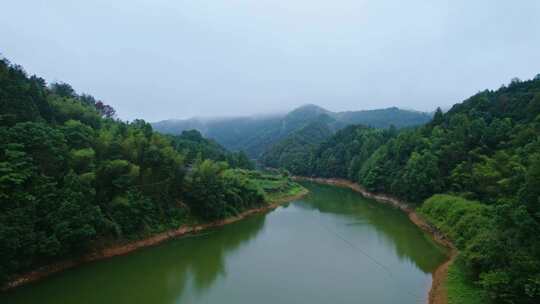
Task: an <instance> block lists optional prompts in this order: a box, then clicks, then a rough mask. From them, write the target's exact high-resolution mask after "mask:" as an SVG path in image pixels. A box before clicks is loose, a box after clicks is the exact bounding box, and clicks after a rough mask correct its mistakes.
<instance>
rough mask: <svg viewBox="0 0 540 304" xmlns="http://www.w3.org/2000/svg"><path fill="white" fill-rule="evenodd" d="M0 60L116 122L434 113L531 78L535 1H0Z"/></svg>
mask: <svg viewBox="0 0 540 304" xmlns="http://www.w3.org/2000/svg"><path fill="white" fill-rule="evenodd" d="M0 54H1V55H2V56H4V57H6V58H7V59H9V60H10V61H11V62H13V63H16V64H19V65H22V66H23V67H24V69H25V70H26V71H27V72H28V73H29V74H36V75H38V76H40V77H43V78H44V79H45V80H47V81H48V82H66V83H69V84H71V85H72V86H73V87H74V88H75V89H76V90H77V91H78V92H80V93H82V92H84V93H89V94H91V95H93V96H95V97H96V98H97V99H101V100H103V101H104V102H105V103H107V104H110V105H112V106H113V107H114V108H116V110H117V113H118V115H119V117H120V118H121V119H125V120H133V119H135V118H142V119H145V120H147V121H158V120H162V119H168V118H188V117H193V116H199V117H200V116H212V117H216V116H239V115H250V114H262V113H275V112H284V111H287V110H291V109H293V108H295V107H297V106H300V105H303V104H308V103H310V104H317V105H319V106H322V107H324V108H327V109H329V110H332V111H344V110H363V109H376V108H384V107H391V106H397V107H400V108H406V109H416V110H422V111H432V110H434V109H435V108H436V107H437V106H441V107H443V108H446V107H449V106H450V105H452V104H454V103H457V102H461V101H463V100H464V99H466V98H467V97H469V96H471V95H472V94H475V93H477V92H478V91H481V90H484V89H497V88H499V87H500V86H501V85H502V84H504V83H508V82H509V81H510V79H511V78H513V77H519V78H521V79H530V78H532V77H534V76H535V75H536V74H538V73H540V1H538V0H520V1H501V0H475V1H470V0H449V1H437V0H435V1H434V0H408V1H402V0H327V1H321V0H293V1H291V0H189V1H187V0H115V1H110V0H106V1H105V0H92V1H72V0H43V1H41V0H17V1H5V2H4V3H2V17H1V18H0Z"/></svg>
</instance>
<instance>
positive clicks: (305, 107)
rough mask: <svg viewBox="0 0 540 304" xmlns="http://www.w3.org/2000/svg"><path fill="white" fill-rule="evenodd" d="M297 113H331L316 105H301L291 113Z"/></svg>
mask: <svg viewBox="0 0 540 304" xmlns="http://www.w3.org/2000/svg"><path fill="white" fill-rule="evenodd" d="M297 111H301V112H306V111H310V112H319V113H330V111H328V110H327V109H325V108H323V107H320V106H318V105H316V104H312V103H306V104H304V105H301V106H299V107H298V108H296V109H294V110H292V111H291V113H292V112H297Z"/></svg>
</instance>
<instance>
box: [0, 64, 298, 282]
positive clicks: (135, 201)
mask: <svg viewBox="0 0 540 304" xmlns="http://www.w3.org/2000/svg"><path fill="white" fill-rule="evenodd" d="M251 168H253V164H252V163H251V161H249V160H248V158H247V157H246V155H245V154H243V153H229V152H227V151H226V150H225V149H224V148H223V147H221V146H220V145H219V144H217V143H215V142H214V141H211V140H207V139H204V138H203V137H202V136H201V134H200V133H198V132H197V131H186V132H183V133H182V134H181V135H178V136H169V135H162V134H159V133H157V132H154V131H153V128H152V126H151V125H150V124H149V123H147V122H145V121H143V120H135V121H132V122H123V121H120V120H118V119H116V118H115V110H114V109H113V108H112V107H111V106H109V105H106V104H104V103H103V102H102V101H99V100H96V99H95V98H94V97H92V96H90V95H87V94H77V93H76V92H75V91H74V90H73V88H72V87H71V86H70V85H68V84H66V83H53V84H51V85H49V86H47V84H46V83H45V81H44V80H43V79H41V78H39V77H36V76H28V75H27V74H26V73H25V72H24V70H23V69H22V68H21V67H20V66H16V65H12V64H10V63H9V62H8V61H7V60H5V59H4V60H0V283H2V282H4V281H5V280H7V279H9V277H10V276H11V275H14V274H17V273H20V272H23V271H28V270H31V269H33V268H35V267H38V266H40V265H45V264H48V263H50V262H54V261H57V260H59V259H64V258H71V257H77V256H80V255H81V254H84V253H86V252H88V251H89V250H91V249H93V248H96V247H99V246H102V245H104V244H108V243H111V242H113V243H114V242H119V241H127V240H131V239H137V238H141V237H143V236H146V235H149V234H152V233H155V232H159V231H164V230H166V229H171V228H176V227H179V226H180V225H182V224H186V223H194V222H199V221H209V220H215V219H221V218H225V217H228V216H231V215H236V214H238V213H239V212H241V211H243V210H246V209H248V208H253V207H258V206H262V205H264V204H266V203H267V202H268V201H270V200H272V199H275V198H277V197H278V196H280V195H286V194H291V193H294V192H295V191H298V190H299V189H301V188H300V186H298V185H297V184H295V183H293V182H291V181H290V180H288V178H286V177H283V176H280V175H269V174H263V173H260V172H255V171H249V170H248V169H251Z"/></svg>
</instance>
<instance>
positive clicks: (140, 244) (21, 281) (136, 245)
mask: <svg viewBox="0 0 540 304" xmlns="http://www.w3.org/2000/svg"><path fill="white" fill-rule="evenodd" d="M307 193H308V191H307V190H304V191H302V192H300V193H298V194H296V195H291V196H287V197H283V198H281V199H278V200H275V201H273V202H271V203H270V204H268V205H266V206H263V207H260V208H255V209H250V210H247V211H244V212H242V213H241V214H239V215H237V216H235V217H231V218H227V219H224V220H220V221H215V222H212V223H207V224H201V225H194V226H182V227H180V228H178V229H174V230H169V231H165V232H162V233H158V234H155V235H152V236H150V237H148V238H145V239H142V240H138V241H133V242H130V243H127V244H118V245H113V246H110V247H106V248H102V249H98V250H96V251H94V252H91V253H88V254H86V255H84V256H82V257H80V258H77V259H71V260H65V261H61V262H57V263H54V264H51V265H47V266H44V267H41V268H38V269H36V270H34V271H31V272H28V273H24V274H21V275H18V276H16V277H15V278H13V279H12V280H11V281H9V282H8V283H7V284H5V285H4V286H2V288H1V290H2V291H5V290H8V289H11V288H15V287H18V286H22V285H25V284H28V283H31V282H36V281H38V280H41V279H43V278H45V277H48V276H50V275H53V274H55V273H59V272H61V271H64V270H66V269H69V268H73V267H76V266H79V265H82V264H85V263H89V262H93V261H98V260H104V259H108V258H112V257H115V256H120V255H126V254H128V253H131V252H133V251H135V250H137V249H140V248H144V247H150V246H155V245H158V244H160V243H163V242H164V241H166V240H170V239H173V238H178V237H182V236H185V235H187V234H191V233H196V232H199V231H202V230H205V229H209V228H214V227H220V226H224V225H227V224H230V223H234V222H237V221H239V220H241V219H244V218H246V217H248V216H250V215H253V214H257V213H263V212H267V211H270V210H272V209H275V208H277V207H278V206H279V205H281V204H283V203H286V202H290V201H293V200H296V199H299V198H301V197H303V196H305V195H306V194H307Z"/></svg>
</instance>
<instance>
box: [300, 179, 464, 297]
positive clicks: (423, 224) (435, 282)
mask: <svg viewBox="0 0 540 304" xmlns="http://www.w3.org/2000/svg"><path fill="white" fill-rule="evenodd" d="M293 179H294V180H297V181H302V180H304V181H312V182H316V183H321V184H328V185H334V186H338V187H346V188H350V189H352V190H353V191H356V192H358V193H360V194H362V196H364V197H367V198H370V199H373V200H375V201H378V202H380V203H385V204H390V205H392V206H394V207H396V208H399V209H400V210H402V211H403V212H405V213H407V215H408V216H409V219H410V220H411V222H413V223H414V224H415V225H416V226H418V227H420V228H421V229H422V230H424V231H426V232H428V233H429V234H430V235H431V236H432V237H433V239H434V240H435V241H436V242H437V243H439V244H441V245H443V246H444V247H446V248H448V249H449V254H448V260H446V262H444V263H443V264H441V265H440V266H439V267H437V269H436V270H435V272H434V273H433V276H432V277H433V279H432V283H431V289H430V290H429V296H428V303H429V304H447V303H448V296H447V292H446V288H445V282H446V278H447V275H448V267H449V266H450V264H452V262H453V261H454V258H455V257H456V255H457V250H456V248H455V247H454V245H453V244H452V242H450V240H449V239H448V238H446V237H445V236H444V234H442V233H441V232H440V231H439V230H438V229H437V228H435V227H433V226H432V225H430V224H429V223H428V222H427V221H426V220H424V219H423V218H422V217H421V216H419V215H418V214H417V213H416V211H415V210H414V208H413V207H412V206H411V205H409V204H407V203H405V202H403V201H400V200H399V199H397V198H395V197H392V196H389V195H385V194H376V193H372V192H370V191H368V190H366V189H365V188H364V187H362V186H360V185H359V184H357V183H353V182H351V181H348V180H344V179H336V178H317V177H302V176H295V177H293Z"/></svg>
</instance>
